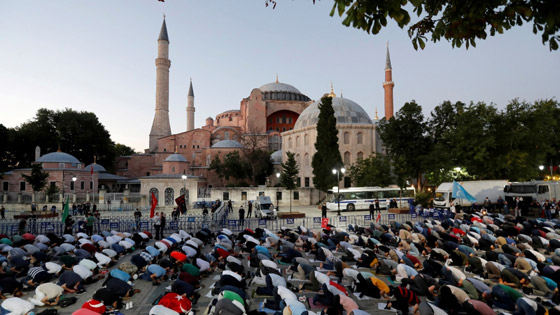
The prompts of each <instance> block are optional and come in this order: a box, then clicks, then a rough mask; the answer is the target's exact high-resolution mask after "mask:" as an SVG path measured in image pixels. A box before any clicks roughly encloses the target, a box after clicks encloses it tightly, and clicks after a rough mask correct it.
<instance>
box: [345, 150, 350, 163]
mask: <svg viewBox="0 0 560 315" xmlns="http://www.w3.org/2000/svg"><path fill="white" fill-rule="evenodd" d="M344 165H350V152H348V151H346V152H344Z"/></svg>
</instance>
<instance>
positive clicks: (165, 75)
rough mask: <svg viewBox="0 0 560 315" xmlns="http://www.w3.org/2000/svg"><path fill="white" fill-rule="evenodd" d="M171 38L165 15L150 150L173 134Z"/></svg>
mask: <svg viewBox="0 0 560 315" xmlns="http://www.w3.org/2000/svg"><path fill="white" fill-rule="evenodd" d="M170 66H171V61H170V60H169V38H168V37H167V26H166V25H165V17H164V18H163V24H162V25H161V31H160V32H159V38H158V57H157V59H156V112H155V115H154V122H153V123H152V131H150V149H149V150H150V152H156V151H157V150H158V139H159V138H161V137H165V136H169V135H171V127H170V125H169V67H170Z"/></svg>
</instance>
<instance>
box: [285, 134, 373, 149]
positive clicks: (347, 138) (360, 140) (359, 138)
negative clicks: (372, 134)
mask: <svg viewBox="0 0 560 315" xmlns="http://www.w3.org/2000/svg"><path fill="white" fill-rule="evenodd" d="M300 138H301V137H300V136H296V148H297V147H299V146H301V139H300ZM355 139H356V142H355V144H364V134H363V132H358V133H357V134H356V138H355ZM342 143H343V144H352V139H351V134H350V132H345V133H344V134H343V135H342ZM303 145H305V146H308V145H309V135H308V134H305V135H304V136H303ZM292 147H293V143H292V138H291V137H290V138H288V148H290V149H291V148H292Z"/></svg>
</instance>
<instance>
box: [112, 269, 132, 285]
mask: <svg viewBox="0 0 560 315" xmlns="http://www.w3.org/2000/svg"><path fill="white" fill-rule="evenodd" d="M109 274H110V275H111V277H113V278H117V279H121V280H122V281H124V282H127V281H128V280H130V275H129V274H128V273H126V272H124V271H122V270H120V269H113V270H111V272H110V273H109Z"/></svg>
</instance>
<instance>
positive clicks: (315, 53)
mask: <svg viewBox="0 0 560 315" xmlns="http://www.w3.org/2000/svg"><path fill="white" fill-rule="evenodd" d="M277 2H278V4H277V6H276V8H275V9H272V8H271V7H265V0H244V1H218V0H204V1H187V0H185V1H179V0H167V1H166V2H163V3H162V2H159V1H157V0H121V1H111V0H98V1H85V0H72V1H70V0H61V1H43V0H36V1H32V0H17V1H13V0H11V1H9V0H0V39H1V44H0V45H1V46H0V47H1V49H0V108H1V109H2V114H1V115H0V124H2V125H4V126H6V127H16V126H20V125H21V124H22V123H24V122H26V121H29V120H32V119H33V118H34V116H35V114H36V113H37V110H38V109H39V108H48V109H52V110H63V109H65V108H72V109H74V110H77V111H89V112H93V113H95V114H96V115H97V117H98V118H99V120H100V122H101V123H102V124H103V125H104V126H105V128H106V129H107V130H108V131H109V132H110V134H111V137H112V139H113V141H115V142H116V143H122V144H125V145H128V146H130V147H132V148H134V149H135V150H136V151H140V152H143V151H144V150H145V149H146V148H148V144H149V143H148V140H149V133H150V128H151V125H152V121H153V115H154V109H155V85H156V83H155V78H156V68H155V58H156V55H157V38H158V35H159V31H160V28H161V23H162V20H163V14H165V16H166V23H167V30H168V34H169V41H170V47H169V50H170V51H169V56H170V60H171V68H170V87H169V99H170V101H169V116H170V123H171V131H172V133H179V132H183V131H185V130H186V105H187V92H188V87H189V79H191V78H192V82H193V88H194V94H195V108H196V112H195V127H197V128H198V127H201V126H202V125H203V124H204V121H205V119H206V118H207V117H209V116H211V117H215V116H216V115H218V114H219V113H222V112H224V111H227V110H232V109H239V104H240V102H241V100H242V99H243V98H246V97H248V96H249V94H250V92H251V90H252V89H254V88H258V87H260V86H262V85H264V84H267V83H271V82H274V81H275V79H276V76H277V75H278V78H279V81H280V82H282V83H287V84H290V85H293V86H294V87H296V88H297V89H299V90H300V91H301V92H302V93H303V94H305V95H307V96H309V97H310V98H311V99H314V100H318V99H320V98H321V96H322V95H323V94H324V93H327V92H329V90H330V85H331V82H332V84H333V86H334V91H335V93H336V94H338V95H339V96H340V94H343V96H344V97H345V98H348V99H351V100H353V101H355V102H356V103H358V104H360V105H361V106H362V107H363V108H364V109H365V110H366V112H367V113H368V114H369V115H370V117H372V118H373V117H374V115H375V110H376V108H377V109H378V111H379V117H383V116H384V112H383V106H384V105H383V104H384V103H383V102H384V100H383V87H382V83H383V80H384V67H385V54H386V47H387V46H386V45H387V42H389V48H390V54H391V62H392V66H393V81H394V82H395V88H394V106H395V112H396V111H398V109H399V108H400V107H401V106H402V105H403V104H404V103H406V102H408V101H411V100H415V101H416V102H417V103H418V104H420V105H421V106H422V108H423V110H424V114H425V115H429V113H430V112H431V111H432V109H433V108H434V107H436V106H437V105H439V104H441V103H442V102H443V101H446V100H450V101H452V102H456V101H462V102H465V103H469V102H471V101H473V102H486V103H493V104H495V106H497V107H498V108H500V109H503V108H504V107H505V106H506V104H507V103H508V102H509V101H510V100H512V99H515V98H519V99H520V100H522V101H528V102H534V101H536V100H540V99H548V98H555V99H558V94H559V93H560V92H559V91H560V89H559V86H560V85H559V82H560V71H558V70H560V52H558V51H557V52H550V51H549V49H548V46H545V45H543V44H542V42H541V37H540V35H534V34H533V33H532V32H531V27H530V26H527V25H526V26H524V27H518V28H515V29H513V30H510V31H507V32H506V33H504V34H503V35H499V36H495V37H489V38H488V39H486V40H479V41H478V42H477V47H476V48H469V49H468V50H466V49H465V48H452V47H451V44H450V43H449V42H447V41H440V42H437V43H432V42H428V43H427V45H426V48H425V49H424V50H420V51H416V50H414V48H413V46H412V43H411V41H410V39H409V37H408V35H407V32H406V29H400V28H398V27H397V26H396V24H395V23H394V22H392V21H389V25H388V27H387V28H386V29H383V30H382V31H381V32H380V33H379V34H377V35H370V34H367V33H365V32H364V31H361V30H357V29H353V28H347V27H345V26H343V25H342V24H341V21H342V19H341V18H340V17H338V16H335V17H330V16H329V13H330V10H331V8H332V4H333V2H332V1H331V0H320V1H317V2H316V4H313V3H312V1H311V0H297V1H277ZM85 127H86V128H87V126H85Z"/></svg>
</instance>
